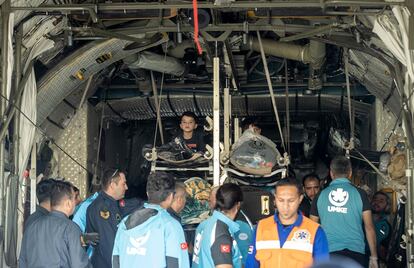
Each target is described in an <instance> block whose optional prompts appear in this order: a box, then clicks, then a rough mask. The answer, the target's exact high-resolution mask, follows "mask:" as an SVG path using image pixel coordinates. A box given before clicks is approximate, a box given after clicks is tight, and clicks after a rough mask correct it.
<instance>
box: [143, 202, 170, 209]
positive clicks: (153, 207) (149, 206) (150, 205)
mask: <svg viewBox="0 0 414 268" xmlns="http://www.w3.org/2000/svg"><path fill="white" fill-rule="evenodd" d="M144 207H146V208H152V209H155V210H157V211H166V210H165V209H164V208H162V207H161V206H160V205H157V204H151V203H144Z"/></svg>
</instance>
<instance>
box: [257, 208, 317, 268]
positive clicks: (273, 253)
mask: <svg viewBox="0 0 414 268" xmlns="http://www.w3.org/2000/svg"><path fill="white" fill-rule="evenodd" d="M318 227H319V224H317V223H316V222H314V221H312V220H311V219H309V218H307V217H303V220H302V223H301V225H300V226H295V227H293V229H292V230H291V232H290V234H289V236H288V238H287V239H286V241H285V243H284V244H283V247H280V240H279V234H278V231H277V224H276V222H275V219H274V216H271V217H268V218H265V219H263V220H261V221H259V223H258V226H257V232H256V244H255V247H256V256H255V257H256V259H257V260H258V261H259V262H260V268H304V267H309V266H311V265H312V262H313V258H312V252H313V243H314V241H315V235H316V231H317V230H318Z"/></svg>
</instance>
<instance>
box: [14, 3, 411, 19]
mask: <svg viewBox="0 0 414 268" xmlns="http://www.w3.org/2000/svg"><path fill="white" fill-rule="evenodd" d="M391 4H392V5H403V4H404V3H403V2H392V3H390V2H389V1H384V0H383V1H380V0H376V1H374V0H365V1H361V0H359V1H343V0H330V1H320V0H317V1H309V0H301V1H285V0H279V1H236V2H233V3H231V4H229V5H215V4H214V2H199V3H198V8H203V9H223V8H239V9H240V8H244V9H254V8H304V7H308V8H309V7H313V8H327V7H350V6H353V7H358V6H359V7H385V6H390V5H391ZM192 8H193V6H192V3H191V2H183V1H167V2H135V3H130V2H128V3H103V4H77V5H53V6H52V5H45V6H41V7H17V6H14V7H12V11H16V10H32V11H79V10H81V11H87V12H89V13H90V14H91V17H92V18H93V19H94V16H96V13H98V12H99V11H114V10H121V11H125V12H126V11H127V10H150V9H192Z"/></svg>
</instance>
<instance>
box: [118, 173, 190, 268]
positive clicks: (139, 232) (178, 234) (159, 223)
mask: <svg viewBox="0 0 414 268" xmlns="http://www.w3.org/2000/svg"><path fill="white" fill-rule="evenodd" d="M174 192H175V181H174V177H173V176H172V175H170V174H168V173H165V172H154V173H152V174H150V175H149V177H148V181H147V195H148V203H145V204H144V208H142V209H138V210H135V211H134V212H132V213H131V214H130V215H129V216H127V217H125V218H124V219H123V220H122V222H121V223H120V224H119V227H118V231H117V233H116V238H115V243H114V249H113V253H112V265H113V266H112V267H113V268H119V267H136V266H137V265H138V266H139V267H152V268H165V267H166V268H188V267H190V264H189V259H188V251H187V248H188V246H187V243H186V242H185V237H184V231H183V228H182V227H181V224H180V223H179V222H178V221H177V220H175V219H174V218H173V217H171V215H170V214H169V213H168V212H167V210H166V209H168V208H169V207H170V206H171V203H172V202H173V199H174Z"/></svg>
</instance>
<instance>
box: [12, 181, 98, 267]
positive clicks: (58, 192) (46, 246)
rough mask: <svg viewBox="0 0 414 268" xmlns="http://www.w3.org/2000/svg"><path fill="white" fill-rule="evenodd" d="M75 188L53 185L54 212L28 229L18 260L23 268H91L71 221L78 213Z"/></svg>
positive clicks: (69, 184)
mask: <svg viewBox="0 0 414 268" xmlns="http://www.w3.org/2000/svg"><path fill="white" fill-rule="evenodd" d="M72 187H73V186H72V184H71V183H69V182H67V181H58V180H56V181H55V182H54V183H53V186H52V191H51V197H50V203H51V208H52V210H51V212H50V213H49V214H48V215H45V216H42V217H40V218H38V219H37V220H36V221H34V222H33V223H32V224H30V225H29V226H27V229H26V231H25V233H24V236H23V240H22V246H21V251H20V257H19V267H20V268H33V267H77V268H86V267H88V268H89V267H92V266H91V264H90V263H89V260H88V255H86V252H85V250H84V249H83V248H82V246H81V231H80V230H79V227H78V226H77V225H76V224H75V223H74V222H72V221H71V220H69V218H68V217H69V216H70V215H72V214H73V211H74V209H75V193H74V191H73V188H72Z"/></svg>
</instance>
